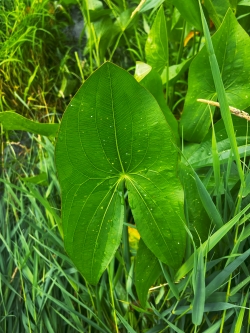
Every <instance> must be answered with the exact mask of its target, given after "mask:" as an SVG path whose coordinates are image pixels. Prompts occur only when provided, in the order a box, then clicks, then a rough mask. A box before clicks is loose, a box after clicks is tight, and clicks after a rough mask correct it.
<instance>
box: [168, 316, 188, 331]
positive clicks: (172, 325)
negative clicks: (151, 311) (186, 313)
mask: <svg viewBox="0 0 250 333" xmlns="http://www.w3.org/2000/svg"><path fill="white" fill-rule="evenodd" d="M163 319H164V321H165V322H166V323H167V324H168V326H169V327H170V328H172V330H174V332H176V333H185V332H184V331H183V330H181V329H180V328H178V327H177V326H175V325H174V324H172V323H171V322H170V321H168V320H167V319H165V318H163Z"/></svg>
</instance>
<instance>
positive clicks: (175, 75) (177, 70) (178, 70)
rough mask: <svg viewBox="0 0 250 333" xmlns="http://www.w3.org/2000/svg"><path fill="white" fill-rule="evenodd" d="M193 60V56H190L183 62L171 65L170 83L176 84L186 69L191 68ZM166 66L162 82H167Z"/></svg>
mask: <svg viewBox="0 0 250 333" xmlns="http://www.w3.org/2000/svg"><path fill="white" fill-rule="evenodd" d="M192 60H193V57H192V58H189V59H187V60H185V61H183V62H182V63H180V64H178V65H172V66H170V67H169V78H168V79H169V81H168V82H169V85H174V84H175V83H176V82H177V80H178V79H179V78H180V77H181V76H182V75H183V73H185V71H186V70H187V69H188V68H189V66H190V64H191V62H192ZM166 70H167V69H166V67H165V68H164V70H163V72H162V74H161V79H162V84H165V83H166Z"/></svg>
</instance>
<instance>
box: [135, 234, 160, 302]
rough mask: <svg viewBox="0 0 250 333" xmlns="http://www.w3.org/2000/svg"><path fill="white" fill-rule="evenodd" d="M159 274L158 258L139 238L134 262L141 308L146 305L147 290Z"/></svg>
mask: <svg viewBox="0 0 250 333" xmlns="http://www.w3.org/2000/svg"><path fill="white" fill-rule="evenodd" d="M160 274H161V266H160V264H159V260H158V259H157V258H156V256H155V255H154V254H153V253H152V252H151V251H150V250H149V249H148V248H147V246H146V245H145V244H144V242H143V241H142V240H140V242H139V249H138V252H137V256H136V264H135V286H136V291H137V294H138V297H139V300H140V303H141V306H142V307H143V308H145V307H146V303H147V296H148V290H149V288H150V287H151V286H152V285H153V283H154V282H155V281H156V280H157V278H158V277H159V276H160Z"/></svg>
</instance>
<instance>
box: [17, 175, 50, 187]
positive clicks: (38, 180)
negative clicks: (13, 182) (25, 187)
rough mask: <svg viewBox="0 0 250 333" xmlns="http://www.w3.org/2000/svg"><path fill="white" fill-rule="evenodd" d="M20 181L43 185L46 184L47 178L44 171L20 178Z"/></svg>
mask: <svg viewBox="0 0 250 333" xmlns="http://www.w3.org/2000/svg"><path fill="white" fill-rule="evenodd" d="M20 179H22V181H24V182H27V183H32V184H39V185H43V186H48V178H47V174H46V173H45V172H42V173H40V174H39V175H37V176H33V177H25V178H20Z"/></svg>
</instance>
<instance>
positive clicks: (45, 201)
mask: <svg viewBox="0 0 250 333" xmlns="http://www.w3.org/2000/svg"><path fill="white" fill-rule="evenodd" d="M0 182H2V183H4V184H6V185H8V186H10V187H12V188H13V189H16V190H18V191H20V192H22V193H25V194H26V195H30V194H32V195H33V196H34V197H35V198H36V199H37V200H38V201H39V202H40V203H41V204H42V205H43V206H44V207H45V208H46V209H47V211H48V212H49V213H50V214H51V215H52V216H53V217H54V219H55V221H56V223H57V226H58V230H59V231H60V234H61V236H62V238H63V231H62V228H61V218H60V216H59V215H57V214H56V212H55V211H54V210H53V208H52V207H51V206H50V204H49V202H48V200H46V199H45V198H44V197H42V196H41V195H40V194H39V192H38V191H37V190H36V189H35V188H34V187H32V186H31V184H26V186H27V187H28V188H29V190H30V192H29V191H28V190H26V189H23V188H21V187H19V186H16V185H14V184H11V183H9V182H7V181H6V180H4V179H1V178H0Z"/></svg>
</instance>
